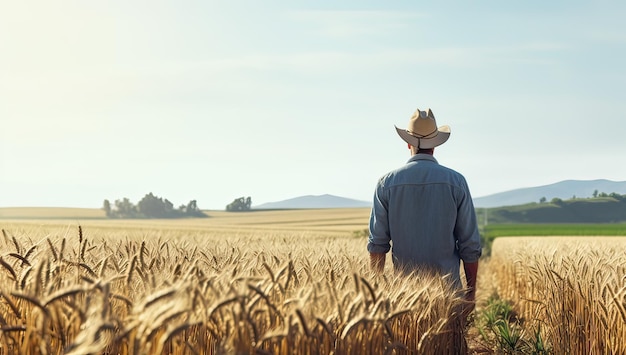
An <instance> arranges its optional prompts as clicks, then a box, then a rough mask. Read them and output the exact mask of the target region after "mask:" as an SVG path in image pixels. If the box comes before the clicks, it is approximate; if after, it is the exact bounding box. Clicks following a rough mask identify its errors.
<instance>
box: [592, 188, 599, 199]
mask: <svg viewBox="0 0 626 355" xmlns="http://www.w3.org/2000/svg"><path fill="white" fill-rule="evenodd" d="M596 197H598V190H593V198H596Z"/></svg>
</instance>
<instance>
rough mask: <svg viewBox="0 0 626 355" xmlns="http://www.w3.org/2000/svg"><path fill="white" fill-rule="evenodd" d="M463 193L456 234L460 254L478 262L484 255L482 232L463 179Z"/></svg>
mask: <svg viewBox="0 0 626 355" xmlns="http://www.w3.org/2000/svg"><path fill="white" fill-rule="evenodd" d="M462 183H463V189H462V195H461V197H460V199H459V205H458V211H457V221H456V226H455V228H454V236H455V237H456V240H457V242H458V248H459V256H460V257H461V260H463V261H464V262H468V263H474V262H477V261H478V259H480V256H481V255H482V247H481V245H480V233H479V232H478V224H477V222H476V211H475V209H474V203H473V202H472V196H471V195H470V192H469V188H468V187H467V183H466V182H465V180H464V179H463V181H462Z"/></svg>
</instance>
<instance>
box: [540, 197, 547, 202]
mask: <svg viewBox="0 0 626 355" xmlns="http://www.w3.org/2000/svg"><path fill="white" fill-rule="evenodd" d="M546 201H547V200H546V198H545V197H542V198H540V199H539V203H546Z"/></svg>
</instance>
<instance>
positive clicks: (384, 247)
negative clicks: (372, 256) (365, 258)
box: [367, 179, 391, 254]
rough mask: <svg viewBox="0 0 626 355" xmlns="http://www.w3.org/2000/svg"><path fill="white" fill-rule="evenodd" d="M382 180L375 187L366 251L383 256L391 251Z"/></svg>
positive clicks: (386, 206)
mask: <svg viewBox="0 0 626 355" xmlns="http://www.w3.org/2000/svg"><path fill="white" fill-rule="evenodd" d="M382 181H383V180H382V179H381V180H380V181H379V182H378V185H377V186H376V192H375V193H374V202H373V204H372V213H371V215H370V235H369V239H368V243H367V250H368V251H369V252H370V253H378V254H385V253H387V252H388V251H389V250H390V249H391V243H390V242H391V237H390V235H389V218H388V213H387V212H388V211H387V208H388V204H387V200H386V197H385V195H384V193H385V191H384V188H383V183H382Z"/></svg>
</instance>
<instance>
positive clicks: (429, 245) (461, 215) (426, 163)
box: [367, 109, 482, 313]
mask: <svg viewBox="0 0 626 355" xmlns="http://www.w3.org/2000/svg"><path fill="white" fill-rule="evenodd" d="M396 131H397V132H398V134H399V135H400V137H401V138H402V139H403V140H404V141H405V142H407V143H408V147H409V149H410V150H411V155H412V156H411V158H410V159H409V161H408V163H407V164H406V165H405V166H403V167H401V168H399V169H396V170H394V171H391V172H390V173H388V174H387V175H385V176H383V177H382V178H381V179H380V180H379V181H378V184H377V186H376V192H375V195H374V204H373V207H372V213H371V216H370V236H369V241H368V245H367V250H368V251H369V253H370V260H371V265H372V268H373V269H374V270H376V271H378V272H382V271H383V269H384V266H385V255H386V253H387V252H388V251H389V250H390V249H391V244H393V250H392V261H393V264H394V267H395V269H397V270H404V271H411V270H416V269H420V270H421V269H426V270H433V271H435V272H438V273H440V274H449V275H450V276H451V279H452V283H453V285H454V286H455V287H456V288H457V289H462V283H461V277H460V263H461V260H462V261H463V267H464V271H465V275H466V281H467V282H466V283H467V284H466V287H467V292H466V294H465V299H466V300H467V301H469V302H470V304H471V307H470V308H469V309H466V312H468V313H469V312H470V311H471V310H472V309H473V304H474V300H475V295H476V278H477V274H478V259H479V258H480V255H481V251H482V249H481V245H480V235H479V233H478V226H477V223H476V214H475V211H474V204H473V202H472V197H471V195H470V192H469V188H468V186H467V183H466V181H465V178H464V177H463V175H461V174H459V173H458V172H456V171H454V170H452V169H449V168H446V167H444V166H442V165H439V163H438V162H437V160H436V159H435V158H434V156H433V153H434V148H435V147H437V146H439V145H441V144H443V143H445V142H446V141H447V140H448V138H449V137H450V127H448V126H442V127H439V128H437V123H436V121H435V116H434V115H433V113H432V111H431V110H430V109H428V112H425V111H420V110H419V109H418V110H417V111H415V113H414V114H413V116H412V117H411V119H410V120H409V125H408V127H407V129H406V130H403V129H399V128H398V127H396Z"/></svg>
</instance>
